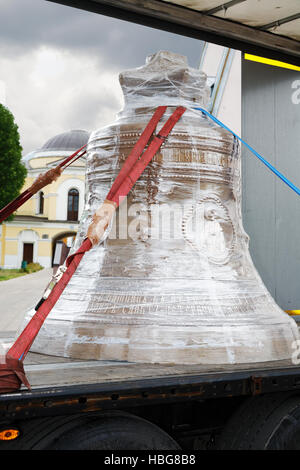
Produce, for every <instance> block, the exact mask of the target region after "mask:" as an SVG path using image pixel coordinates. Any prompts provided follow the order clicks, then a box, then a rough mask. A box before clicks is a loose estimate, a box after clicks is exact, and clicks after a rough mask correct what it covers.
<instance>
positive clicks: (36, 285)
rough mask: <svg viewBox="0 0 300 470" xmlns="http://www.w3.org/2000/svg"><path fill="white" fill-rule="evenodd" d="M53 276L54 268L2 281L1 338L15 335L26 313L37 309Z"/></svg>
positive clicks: (0, 302) (0, 284)
mask: <svg viewBox="0 0 300 470" xmlns="http://www.w3.org/2000/svg"><path fill="white" fill-rule="evenodd" d="M51 276H52V268H44V269H42V270H41V271H38V272H36V273H32V274H26V275H25V276H21V277H17V278H14V279H9V280H8V281H0V337H1V336H2V337H3V336H4V333H5V334H6V333H9V334H14V333H15V332H16V331H17V330H18V329H19V328H20V326H21V325H22V323H23V319H24V316H25V314H26V312H27V311H28V310H29V309H30V308H32V307H35V305H36V304H37V303H38V301H39V300H40V298H41V297H42V295H43V293H44V290H45V288H46V286H47V284H48V282H49V281H50V279H51Z"/></svg>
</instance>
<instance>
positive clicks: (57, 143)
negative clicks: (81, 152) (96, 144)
mask: <svg viewBox="0 0 300 470" xmlns="http://www.w3.org/2000/svg"><path fill="white" fill-rule="evenodd" d="M89 135H90V134H89V132H87V131H83V130H79V129H78V130H71V131H68V132H63V133H62V134H58V135H55V136H54V137H51V139H49V140H47V142H45V144H44V145H43V146H42V147H41V150H53V151H54V150H77V149H79V148H81V147H82V146H83V145H85V144H86V143H87V141H88V139H89Z"/></svg>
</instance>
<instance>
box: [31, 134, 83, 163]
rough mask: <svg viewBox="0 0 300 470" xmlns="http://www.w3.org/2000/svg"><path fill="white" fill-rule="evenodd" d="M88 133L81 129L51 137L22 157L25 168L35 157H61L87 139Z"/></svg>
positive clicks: (76, 148)
mask: <svg viewBox="0 0 300 470" xmlns="http://www.w3.org/2000/svg"><path fill="white" fill-rule="evenodd" d="M89 136H90V133H89V132H87V131H84V130H81V129H76V130H71V131H68V132H63V133H62V134H58V135H55V136H54V137H51V138H50V139H49V140H47V142H45V144H44V145H43V146H42V147H40V148H39V149H37V150H34V151H32V152H30V153H28V154H27V155H25V156H24V157H23V158H22V161H23V163H24V164H25V166H26V168H28V169H30V168H31V164H30V161H31V160H34V159H36V158H47V157H49V156H56V157H59V156H61V157H63V156H67V155H68V154H71V153H73V152H74V151H75V150H78V149H80V148H81V147H83V146H84V145H85V144H87V142H88V140H89Z"/></svg>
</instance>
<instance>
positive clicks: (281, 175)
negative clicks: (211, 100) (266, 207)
mask: <svg viewBox="0 0 300 470" xmlns="http://www.w3.org/2000/svg"><path fill="white" fill-rule="evenodd" d="M193 109H196V110H197V111H201V112H202V113H203V114H205V115H206V116H208V117H209V118H210V119H212V120H213V121H214V122H215V123H217V124H218V125H219V126H221V127H223V128H224V129H226V130H227V131H229V132H231V134H233V135H234V136H235V137H236V138H237V139H238V140H239V141H240V142H242V144H244V145H245V147H247V149H249V150H250V152H252V153H253V154H254V155H255V156H256V157H257V158H258V159H259V160H260V161H261V162H263V163H264V165H266V166H267V167H268V168H269V170H271V171H272V172H273V173H274V174H275V175H276V176H278V178H280V179H281V180H282V181H283V182H284V183H285V184H287V185H288V186H289V187H290V188H291V189H292V190H293V191H295V193H297V194H298V196H300V189H299V188H297V186H295V185H294V184H293V183H292V182H291V181H289V180H288V179H287V178H286V177H285V176H284V175H283V174H282V173H280V171H278V170H277V169H276V168H275V167H274V166H273V165H271V163H269V162H267V160H265V159H264V158H263V157H262V156H261V155H260V154H259V153H258V152H256V150H254V149H253V148H252V147H251V146H250V145H249V144H247V142H245V141H244V140H243V139H241V137H239V136H238V135H237V134H235V132H233V131H232V130H231V129H229V127H227V126H225V124H223V123H222V122H221V121H219V119H217V118H216V117H215V116H213V115H212V114H210V113H209V112H208V111H206V109H203V108H193Z"/></svg>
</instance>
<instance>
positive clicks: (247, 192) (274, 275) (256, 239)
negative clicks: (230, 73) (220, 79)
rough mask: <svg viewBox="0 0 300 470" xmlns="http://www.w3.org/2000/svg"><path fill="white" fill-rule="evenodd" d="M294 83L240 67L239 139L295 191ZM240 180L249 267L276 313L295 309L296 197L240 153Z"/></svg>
mask: <svg viewBox="0 0 300 470" xmlns="http://www.w3.org/2000/svg"><path fill="white" fill-rule="evenodd" d="M297 80H300V74H299V73H298V72H295V71H292V70H287V69H282V68H277V67H272V66H268V65H264V64H259V63H254V62H249V61H245V60H244V61H243V63H242V96H243V98H242V136H243V138H244V140H245V141H246V142H248V143H249V144H250V145H251V146H252V147H254V148H255V149H256V150H257V151H258V152H259V153H261V155H262V156H264V157H265V158H266V160H268V161H269V162H270V163H272V164H273V165H274V166H275V167H276V168H277V169H278V170H279V171H281V172H282V173H283V174H284V175H285V176H286V177H287V178H289V179H290V180H292V181H293V182H294V183H295V184H296V185H297V186H299V187H300V102H299V103H297V99H295V88H293V87H292V85H293V84H294V87H295V85H297V84H296V83H295V82H296V81H297ZM299 85H300V82H299ZM293 94H294V100H292V97H293ZM293 101H294V102H293ZM299 101H300V100H299ZM242 175H243V202H242V205H243V218H244V227H245V230H246V232H247V233H248V235H249V236H250V252H251V255H252V258H253V261H254V263H255V266H256V268H257V270H258V272H259V274H260V275H261V277H262V279H263V281H264V283H265V285H266V287H267V288H268V289H269V291H270V293H271V294H272V295H273V297H274V298H275V300H276V302H277V303H278V304H279V305H280V306H281V308H283V309H284V310H287V309H300V196H298V195H297V194H296V193H294V192H293V191H292V190H291V189H289V188H288V187H287V186H286V185H285V184H284V183H283V182H282V181H281V180H279V179H278V178H277V177H276V176H273V174H272V173H271V172H270V171H269V170H268V169H267V168H266V167H265V166H264V165H263V164H262V163H261V162H260V161H259V160H258V159H257V158H256V157H255V156H254V155H252V154H251V153H250V152H249V151H248V150H246V149H245V147H244V148H243V149H242Z"/></svg>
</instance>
